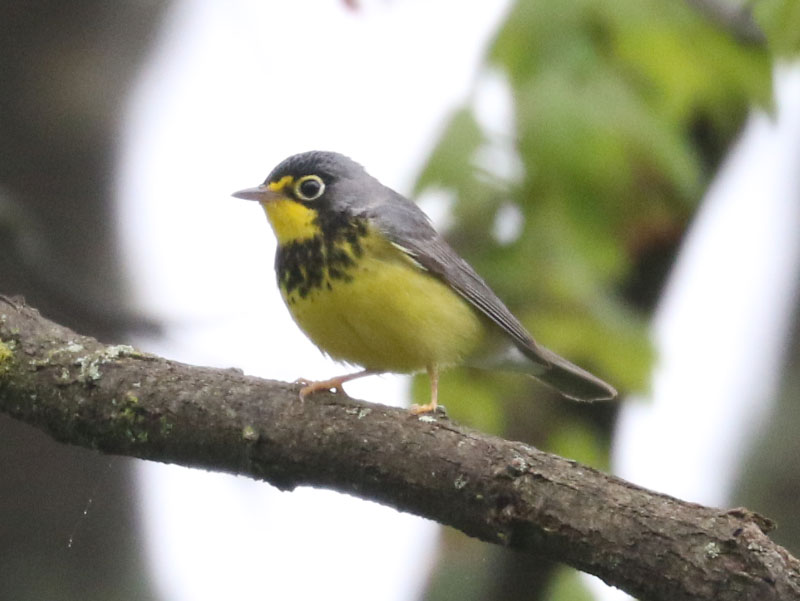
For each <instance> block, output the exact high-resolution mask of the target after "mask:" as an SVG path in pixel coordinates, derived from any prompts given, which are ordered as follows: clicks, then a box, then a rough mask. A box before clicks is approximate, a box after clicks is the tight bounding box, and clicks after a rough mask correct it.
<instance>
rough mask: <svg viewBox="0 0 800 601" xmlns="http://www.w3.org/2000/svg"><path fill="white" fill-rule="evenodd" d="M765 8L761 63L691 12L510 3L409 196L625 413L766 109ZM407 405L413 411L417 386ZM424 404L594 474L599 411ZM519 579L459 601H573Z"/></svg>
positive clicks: (496, 399)
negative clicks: (699, 212)
mask: <svg viewBox="0 0 800 601" xmlns="http://www.w3.org/2000/svg"><path fill="white" fill-rule="evenodd" d="M765 5H770V6H769V7H768V6H764V7H762V9H761V10H760V13H759V19H760V23H761V24H762V26H763V27H764V28H765V30H766V35H767V37H768V38H769V40H770V43H769V45H768V46H766V45H764V44H758V43H753V42H752V41H742V37H741V36H737V34H736V33H735V32H731V31H728V30H726V29H724V26H723V25H721V24H720V23H717V22H715V21H714V20H713V19H711V18H709V17H708V16H706V15H704V14H701V13H699V12H697V11H696V10H695V9H694V8H693V7H692V4H691V3H690V2H669V1H664V0H615V1H614V2H608V1H606V0H568V1H564V0H518V1H517V2H515V3H514V4H513V5H512V7H511V8H510V11H509V13H508V15H507V18H506V19H505V21H504V23H503V24H502V26H501V28H500V30H499V31H498V33H497V36H496V38H495V40H494V42H493V44H492V45H491V47H490V48H489V51H488V59H487V64H486V65H485V67H484V68H483V70H482V72H481V73H479V75H478V77H477V78H476V85H475V91H474V95H473V97H471V98H469V99H468V100H467V101H466V102H465V103H464V105H463V106H461V107H459V108H458V109H457V110H456V111H455V112H454V113H453V115H452V117H451V119H450V121H449V123H448V124H447V125H446V127H445V128H444V130H443V133H442V135H441V137H440V139H439V140H438V143H437V145H436V147H435V149H434V151H433V152H432V154H431V156H430V158H429V161H428V163H427V165H426V166H425V168H424V170H423V172H422V174H421V176H420V178H419V181H418V186H417V193H418V194H421V193H424V192H425V190H426V189H429V188H430V189H445V190H449V191H451V192H452V193H453V197H454V199H455V200H454V201H453V203H452V206H451V207H450V209H451V217H452V221H451V228H450V230H449V232H448V237H449V239H450V241H451V242H452V244H453V245H454V246H455V247H456V248H457V249H458V250H459V251H460V252H461V253H462V254H463V255H464V256H465V258H467V260H468V261H470V263H471V264H472V265H473V266H474V267H475V268H476V269H477V270H478V272H479V273H481V274H482V275H483V276H484V277H485V278H486V279H487V280H488V281H489V283H490V284H491V285H492V287H493V288H494V289H495V290H496V291H497V292H498V294H499V295H500V296H501V298H503V299H504V300H505V301H506V302H507V304H508V305H509V307H510V308H511V309H512V311H514V313H515V314H516V315H517V316H518V317H520V319H521V320H522V321H523V322H524V323H525V325H526V326H527V327H528V328H529V329H530V331H531V332H532V333H533V335H534V336H535V337H536V338H537V339H538V340H539V341H540V342H541V343H542V344H544V345H546V346H548V347H550V348H552V349H553V350H555V351H557V352H559V353H560V354H563V355H565V356H567V357H568V358H570V359H571V360H573V361H575V362H577V363H578V364H580V365H582V366H584V367H586V368H587V369H590V370H591V371H593V372H595V373H596V374H597V375H599V376H601V377H603V378H604V379H607V380H608V381H609V382H611V383H612V384H614V385H615V386H617V387H618V388H619V389H620V391H621V393H622V394H623V395H625V394H626V393H628V392H633V391H643V390H646V389H647V387H648V375H649V372H650V367H651V365H652V362H653V359H654V357H653V352H652V349H651V345H650V341H649V332H648V324H649V320H650V310H651V309H652V306H653V303H654V302H655V299H657V297H658V292H659V290H660V285H661V283H662V281H663V277H664V273H665V272H666V270H667V268H668V266H669V262H670V260H671V257H672V256H673V252H674V249H675V248H676V247H677V244H678V243H679V241H680V236H681V233H682V232H683V230H684V229H685V226H686V224H687V223H688V222H689V220H690V219H691V217H692V214H693V212H694V210H695V207H696V206H697V203H698V202H699V200H700V199H701V197H702V195H703V193H704V191H705V189H706V187H707V186H708V184H709V181H710V178H711V177H712V176H713V175H714V172H715V170H716V168H717V166H718V164H719V162H720V160H721V159H722V158H723V157H724V156H725V154H726V152H727V150H728V148H729V147H730V145H731V143H732V142H733V141H734V140H735V138H736V136H737V134H738V132H739V131H740V129H741V127H742V125H743V123H744V119H745V117H746V116H747V114H748V110H749V108H750V107H751V106H753V105H759V106H769V104H770V98H771V83H772V82H771V62H772V56H771V55H770V50H772V49H773V48H774V49H782V48H790V47H792V46H793V45H796V39H798V36H800V33H798V32H800V27H789V26H788V24H787V23H788V21H790V20H791V19H790V18H789V17H791V16H793V14H794V11H795V10H797V9H796V6H797V4H796V2H795V0H791V1H790V0H765ZM781 15H782V16H781ZM768 19H773V21H780V20H784V22H783V23H781V24H778V23H777V22H776V23H775V24H774V26H767V25H766V22H767V20H768ZM498 81H500V82H501V84H502V85H500V86H498V85H497V82H498ZM487 87H488V88H490V89H491V90H490V93H488V96H489V97H490V98H489V99H488V100H487V91H486V89H487ZM503 88H504V89H503ZM498 89H499V91H498ZM492 90H493V91H492ZM504 94H505V95H506V97H507V103H508V104H510V105H511V110H510V113H511V118H510V122H508V121H509V119H505V121H506V122H503V121H504V119H503V115H504V110H503V98H502V97H503V95H504ZM492 98H494V99H495V100H497V99H499V101H497V102H496V103H495V104H493V100H492ZM495 105H496V106H497V109H493V108H492V107H494V106H495ZM487 107H488V108H487ZM496 116H499V117H498V118H497V119H494V117H496ZM495 121H498V122H497V123H495ZM509 207H511V210H510V209H509ZM498 232H504V233H502V234H498ZM509 232H510V233H509ZM653 249H655V251H656V252H653ZM642 288H647V289H646V290H642ZM414 395H415V397H416V398H417V399H418V400H421V401H423V402H424V401H425V400H426V399H427V395H428V390H427V381H426V380H425V379H420V380H418V381H416V382H415V387H414ZM440 399H441V401H442V402H443V403H444V404H445V405H446V406H447V408H448V410H449V412H450V414H451V415H452V416H453V417H454V418H456V419H462V420H464V421H465V422H467V423H469V424H470V425H472V426H475V427H478V428H482V429H487V430H490V431H494V432H498V433H502V434H503V435H505V436H508V437H511V438H516V439H521V440H526V441H528V442H532V443H533V444H536V445H540V446H543V447H545V448H547V449H549V450H552V451H555V452H557V453H560V454H563V455H566V456H568V457H571V458H574V459H577V460H580V461H584V462H587V463H589V464H591V465H594V466H597V467H601V468H603V467H606V466H607V462H608V457H607V449H608V441H609V440H610V430H611V424H612V423H613V407H614V405H613V404H605V405H604V404H592V405H586V404H576V403H569V402H567V401H564V400H563V399H560V398H557V397H556V396H554V395H553V396H551V395H548V394H547V393H546V391H545V389H544V388H543V387H541V386H539V385H537V384H536V383H534V382H533V381H532V380H531V379H529V378H525V377H521V376H519V375H517V374H498V373H484V372H478V371H475V370H468V369H460V370H454V371H453V372H448V373H447V374H445V375H444V376H443V378H442V382H441V386H440ZM448 544H449V545H452V541H451V542H450V543H448ZM470 544H471V543H469V542H467V541H463V543H462V545H464V546H470ZM487 553H492V552H491V551H487ZM459 556H461V557H464V553H463V552H462V553H461V555H459ZM494 557H495V559H496V558H497V555H496V554H495V555H494ZM531 562H532V563H531V564H530V566H528V568H525V569H527V571H528V572H527V573H525V574H519V572H520V568H519V566H513V567H511V568H508V569H505V568H504V567H503V566H502V564H501V563H498V562H496V561H494V560H493V559H491V558H490V559H488V560H487V559H484V560H482V563H479V564H474V565H471V567H469V568H467V572H468V573H469V574H470V577H474V571H476V570H481V569H490V570H491V572H490V573H491V576H490V578H488V579H487V580H486V581H485V584H486V586H485V587H480V588H481V590H479V591H474V592H473V595H472V596H471V597H469V598H472V599H494V598H504V599H509V600H510V599H511V598H519V599H534V598H537V599H538V598H546V599H553V600H556V599H558V600H560V599H571V598H576V595H582V594H584V593H583V592H581V593H578V592H577V591H578V589H580V585H579V584H577V583H575V581H574V580H573V579H570V578H568V577H565V578H566V579H564V578H562V579H561V580H559V581H558V583H557V584H553V585H547V584H546V580H543V579H546V578H547V573H546V572H547V570H544V571H542V570H537V564H536V558H532V559H531ZM444 564H445V566H444V569H445V570H447V569H450V570H451V571H452V569H454V566H453V565H450V566H449V568H448V565H447V560H446V559H445V560H444ZM459 569H460V570H462V571H463V570H464V566H463V565H462V566H461V567H460V568H459ZM525 569H523V571H525ZM504 578H509V579H512V580H513V579H516V583H517V584H518V586H516V585H513V584H512V585H511V586H510V587H509V585H507V584H501V582H507V581H503V579H504ZM537 579H538V580H537ZM515 586H516V588H515ZM525 587H528V588H529V590H528V591H525ZM573 587H578V588H577V589H575V588H573ZM431 590H432V596H431V597H429V598H430V599H435V598H439V597H438V596H437V594H436V591H437V590H439V589H438V588H437V587H436V586H434V587H433V588H432V589H431ZM509 590H517V591H521V592H520V594H518V595H517V594H511V593H509ZM545 590H548V591H549V592H548V593H546V594H544V597H542V596H541V595H540V594H538V593H533V592H530V591H545Z"/></svg>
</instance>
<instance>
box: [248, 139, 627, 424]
mask: <svg viewBox="0 0 800 601" xmlns="http://www.w3.org/2000/svg"><path fill="white" fill-rule="evenodd" d="M233 196H235V197H237V198H243V199H247V200H256V201H258V202H259V203H260V204H261V206H262V207H263V208H264V210H265V211H266V214H267V219H268V220H269V223H270V224H271V225H272V229H273V230H274V232H275V236H276V237H277V239H278V249H277V253H276V256H275V270H276V271H277V276H278V286H279V287H280V291H281V295H282V296H283V300H284V301H285V303H286V306H287V307H288V308H289V312H290V313H291V314H292V317H293V318H294V320H295V321H296V322H297V325H298V326H300V329H302V330H303V331H304V332H305V333H306V335H307V336H308V337H309V338H310V339H311V340H312V341H313V342H314V344H316V345H317V346H318V347H319V348H320V349H321V350H322V351H323V352H325V353H326V354H328V355H329V356H331V357H332V358H333V359H337V360H339V361H343V362H347V363H352V364H356V365H360V366H362V367H363V368H364V369H363V370H362V371H359V372H356V373H351V374H347V375H343V376H339V377H336V378H331V379H330V380H324V381H321V382H308V381H303V383H304V386H303V388H302V389H301V391H300V397H301V398H303V397H305V396H306V395H308V394H311V393H313V392H315V391H318V390H330V389H335V390H340V389H341V387H342V384H343V383H344V382H347V381H349V380H353V379H355V378H360V377H362V376H366V375H370V374H377V373H381V372H399V373H412V372H416V371H421V370H427V372H428V375H429V377H430V384H431V398H430V403H428V404H426V405H421V406H418V405H415V406H414V407H413V408H412V411H413V412H414V413H425V412H429V411H433V410H435V409H436V406H437V396H438V381H439V372H440V370H441V369H443V368H446V367H448V366H451V365H457V364H468V365H473V366H476V367H485V368H492V369H504V370H511V371H522V372H525V373H527V374H529V375H531V376H533V377H535V378H538V379H539V380H541V381H542V382H544V383H545V384H548V385H550V386H552V387H553V388H555V389H556V390H558V391H559V392H560V393H561V394H563V395H564V396H566V397H569V398H572V399H576V400H581V401H595V400H602V399H611V398H614V397H615V396H616V394H617V391H616V390H614V388H613V387H611V386H610V385H608V384H606V383H605V382H603V381H602V380H600V379H599V378H597V377H595V376H593V375H592V374H590V373H589V372H587V371H585V370H583V369H581V368H580V367H578V366H576V365H573V364H572V363H570V362H569V361H567V360H566V359H563V358H562V357H560V356H558V355H556V354H555V353H553V352H552V351H550V350H548V349H546V348H544V347H542V346H540V345H539V344H537V343H536V341H534V339H533V337H532V336H531V335H530V334H529V333H528V331H527V330H526V329H525V327H524V326H523V325H522V324H521V323H520V322H519V320H518V319H517V318H516V317H514V315H512V313H511V311H509V310H508V309H507V308H506V306H505V305H504V304H503V302H502V301H501V300H500V299H499V298H498V297H497V295H496V294H495V293H494V292H492V290H491V289H490V288H489V286H488V285H487V284H486V283H485V282H484V281H483V279H481V277H480V276H479V275H478V274H477V273H475V270H474V269H473V268H472V267H470V265H469V264H468V263H467V262H466V261H465V260H464V259H462V258H461V257H460V256H458V254H456V252H455V251H454V250H453V249H452V248H451V247H450V246H449V245H448V244H447V243H446V242H445V241H444V239H443V238H442V237H441V236H440V235H439V234H438V233H437V232H436V230H434V229H433V226H432V225H431V223H430V221H429V219H428V217H427V215H425V213H423V212H422V210H421V209H419V208H418V207H417V205H415V204H414V203H412V202H411V201H409V200H408V199H406V198H405V197H403V196H402V195H400V194H398V193H397V192H395V191H394V190H391V189H390V188H387V187H386V186H384V185H383V184H381V183H380V182H379V181H378V180H377V179H375V178H374V177H372V176H371V175H369V174H368V173H367V172H366V171H365V170H364V168H363V167H362V166H361V165H359V164H358V163H356V162H355V161H353V160H351V159H349V158H347V157H346V156H343V155H341V154H337V153H334V152H320V151H313V152H305V153H302V154H297V155H294V156H291V157H289V158H287V159H285V160H284V161H283V162H281V163H280V164H279V165H278V166H277V167H275V169H273V171H272V173H270V174H269V176H268V177H267V179H266V181H265V182H264V183H263V184H262V185H260V186H258V187H256V188H249V189H247V190H241V191H239V192H236V193H235V194H234V195H233Z"/></svg>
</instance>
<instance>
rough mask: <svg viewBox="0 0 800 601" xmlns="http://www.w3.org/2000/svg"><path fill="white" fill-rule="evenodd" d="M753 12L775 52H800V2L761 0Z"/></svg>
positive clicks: (782, 54)
mask: <svg viewBox="0 0 800 601" xmlns="http://www.w3.org/2000/svg"><path fill="white" fill-rule="evenodd" d="M753 12H754V15H755V17H756V19H757V21H758V24H759V25H760V26H761V29H763V30H764V33H765V34H766V36H767V40H768V42H769V45H770V49H771V50H772V52H773V53H774V54H776V55H778V56H792V55H796V54H797V53H798V52H800V2H798V1H797V0H759V1H758V2H756V3H755V4H754V6H753Z"/></svg>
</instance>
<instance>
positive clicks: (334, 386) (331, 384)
mask: <svg viewBox="0 0 800 601" xmlns="http://www.w3.org/2000/svg"><path fill="white" fill-rule="evenodd" d="M373 373H375V372H373V371H370V370H364V371H359V372H356V373H354V374H347V375H344V376H338V377H336V378H331V379H330V380H319V381H314V380H306V379H305V378H298V379H297V380H295V381H294V383H295V384H300V385H301V386H302V388H301V389H300V400H301V401H302V400H304V399H305V398H306V397H307V396H308V395H310V394H314V393H315V392H319V391H320V390H333V392H334V393H336V394H343V393H344V387H343V386H342V385H343V384H344V383H345V382H349V381H350V380H355V379H357V378H363V377H364V376H369V375H371V374H373Z"/></svg>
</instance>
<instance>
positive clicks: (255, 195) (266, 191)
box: [231, 185, 283, 202]
mask: <svg viewBox="0 0 800 601" xmlns="http://www.w3.org/2000/svg"><path fill="white" fill-rule="evenodd" d="M231 196H233V197H235V198H243V199H244V200H257V201H258V202H270V201H273V200H277V199H279V198H281V197H282V196H283V195H282V194H281V193H280V192H276V191H275V190H270V188H269V187H267V186H265V185H261V186H256V187H255V188H246V189H244V190H239V191H238V192H234V193H233V194H231Z"/></svg>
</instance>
